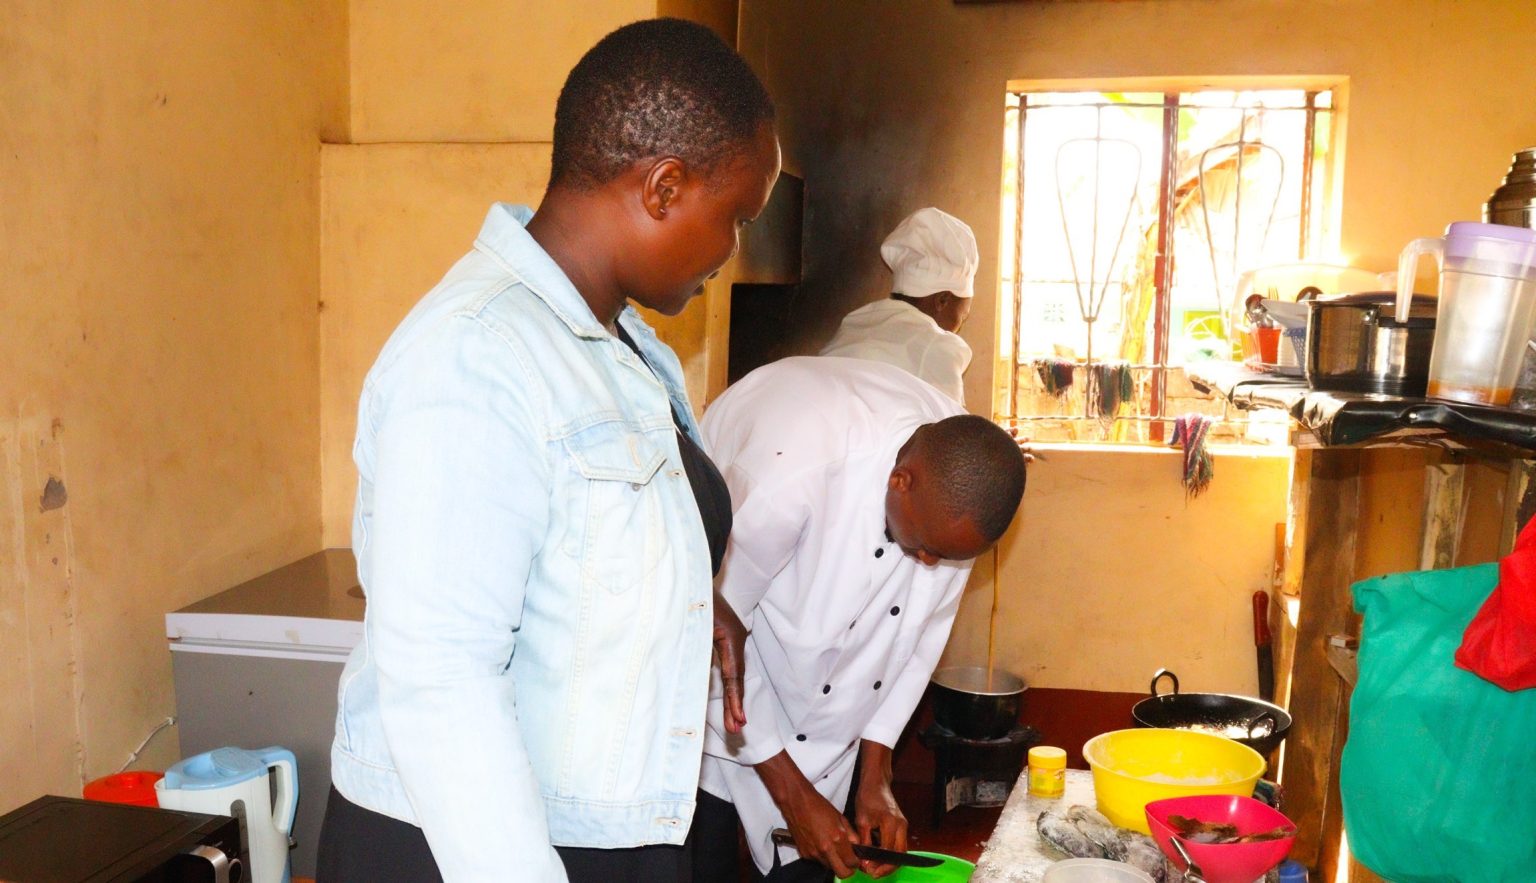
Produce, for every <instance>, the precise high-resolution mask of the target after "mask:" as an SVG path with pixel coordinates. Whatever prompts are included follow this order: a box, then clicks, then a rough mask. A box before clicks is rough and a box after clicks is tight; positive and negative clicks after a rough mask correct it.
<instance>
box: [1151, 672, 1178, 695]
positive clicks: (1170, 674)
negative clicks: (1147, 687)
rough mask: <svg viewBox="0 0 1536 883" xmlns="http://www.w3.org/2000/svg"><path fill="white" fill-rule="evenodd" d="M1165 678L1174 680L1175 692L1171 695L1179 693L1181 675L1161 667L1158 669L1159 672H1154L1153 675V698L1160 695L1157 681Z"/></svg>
mask: <svg viewBox="0 0 1536 883" xmlns="http://www.w3.org/2000/svg"><path fill="white" fill-rule="evenodd" d="M1163 678H1167V679H1168V680H1170V681H1173V693H1172V694H1171V695H1173V696H1177V695H1179V676H1178V675H1176V674H1174V673H1173V672H1171V671H1169V670H1168V669H1166V668H1160V669H1158V670H1157V674H1154V675H1153V676H1152V688H1151V689H1152V698H1153V699H1156V698H1157V696H1158V693H1157V682H1158V681H1160V680H1162V679H1163Z"/></svg>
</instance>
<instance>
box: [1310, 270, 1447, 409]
mask: <svg viewBox="0 0 1536 883" xmlns="http://www.w3.org/2000/svg"><path fill="white" fill-rule="evenodd" d="M1396 299H1397V295H1396V294H1395V293H1393V292H1390V291H1366V292H1361V293H1359V294H1339V295H1334V296H1332V297H1317V298H1313V299H1312V300H1310V301H1308V302H1307V303H1308V309H1309V310H1310V312H1309V314H1308V316H1307V365H1306V374H1307V385H1308V386H1310V387H1312V388H1313V389H1320V390H1328V391H1331V392H1361V393H1379V394H1383V395H1393V396H1422V395H1424V392H1425V390H1426V388H1427V387H1428V385H1429V353H1430V350H1431V348H1433V346H1434V343H1435V307H1436V301H1435V299H1434V298H1432V297H1427V296H1424V295H1420V294H1416V295H1414V296H1413V302H1412V306H1411V307H1410V309H1409V315H1408V321H1407V322H1403V323H1399V322H1398V321H1397V319H1396V317H1395V316H1394V315H1393V312H1394V310H1395V304H1396Z"/></svg>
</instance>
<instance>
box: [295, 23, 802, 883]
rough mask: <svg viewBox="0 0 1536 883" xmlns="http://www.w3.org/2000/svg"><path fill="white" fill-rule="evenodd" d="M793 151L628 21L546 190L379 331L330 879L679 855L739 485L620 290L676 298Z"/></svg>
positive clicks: (675, 33)
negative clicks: (706, 442)
mask: <svg viewBox="0 0 1536 883" xmlns="http://www.w3.org/2000/svg"><path fill="white" fill-rule="evenodd" d="M778 170H779V149H778V141H777V138H776V136H775V133H774V115H773V105H772V103H771V101H770V100H769V98H768V95H767V93H766V91H765V90H764V89H763V87H762V84H761V83H760V82H759V81H758V80H757V78H756V77H755V76H754V75H753V74H752V72H751V70H750V69H748V67H747V66H746V64H745V63H744V62H743V61H742V60H741V58H740V57H739V56H738V55H736V53H735V52H734V51H732V50H731V49H730V48H729V47H727V46H726V45H725V44H724V43H722V42H721V41H720V40H719V39H718V38H717V37H715V36H714V35H713V33H711V32H710V31H708V30H707V29H705V28H703V27H701V26H698V25H694V24H689V23H686V22H682V21H677V20H668V19H660V20H652V21H644V22H637V23H635V24H633V25H628V26H626V27H624V28H621V29H619V30H618V31H615V32H614V33H612V34H610V35H609V36H607V37H605V38H604V39H603V40H602V41H600V42H599V43H598V44H597V45H596V46H595V47H594V48H593V49H592V50H590V51H589V52H588V53H587V54H586V56H584V57H583V58H582V60H581V61H580V62H579V63H578V64H577V65H576V67H575V68H574V69H573V70H572V72H571V74H570V76H569V77H568V78H567V80H566V83H565V86H564V88H563V89H562V90H561V93H560V99H559V102H558V104H557V107H556V111H555V132H554V155H553V160H552V171H551V174H550V183H549V187H548V189H547V190H546V192H545V195H544V199H543V202H542V204H541V205H540V206H539V209H538V212H537V214H534V213H532V212H530V211H529V210H528V209H527V208H524V207H521V206H508V205H502V204H497V205H495V206H493V207H492V208H491V211H490V214H489V216H488V217H487V218H486V221H485V226H484V228H483V229H482V230H481V233H480V236H479V237H478V238H477V239H476V241H475V245H474V250H472V251H471V252H470V253H469V254H468V255H466V256H465V257H464V258H463V259H462V260H460V261H459V263H458V264H457V265H455V266H454V267H453V269H452V270H450V271H449V273H448V275H447V276H446V277H445V278H444V279H443V280H442V282H440V283H439V284H438V285H437V287H436V288H434V289H433V290H432V291H431V292H430V293H428V294H427V296H426V297H425V298H423V299H422V300H421V301H420V302H419V303H418V304H417V305H416V306H415V308H414V309H413V310H412V311H411V313H410V314H409V315H408V316H407V317H406V318H405V320H404V321H403V322H402V323H401V324H400V326H399V328H397V329H396V330H395V332H394V334H393V336H391V338H390V340H389V342H388V343H387V344H386V345H385V346H384V349H383V351H382V352H381V353H380V355H379V357H378V360H377V361H376V362H375V363H374V366H373V368H372V370H370V371H369V373H368V377H367V380H366V381H365V384H364V388H363V394H362V398H361V401H360V403H359V407H358V430H357V440H356V444H355V446H354V450H353V455H354V459H355V460H356V462H357V467H358V473H359V486H358V495H357V505H356V511H355V514H354V518H353V547H354V549H355V550H356V553H357V556H358V568H359V576H360V578H361V580H362V584H363V587H364V590H365V591H366V593H367V596H368V610H367V616H366V621H365V637H364V640H363V642H362V643H361V644H360V645H359V646H358V648H357V649H356V651H355V652H354V653H353V654H352V657H351V658H350V659H349V660H348V662H347V666H346V670H345V671H344V673H343V674H342V678H341V684H340V688H339V694H338V696H339V704H340V707H339V710H338V714H337V721H336V739H335V743H334V746H333V748H332V756H331V763H332V776H331V778H332V781H333V783H334V788H333V790H332V793H331V796H330V802H329V804H328V807H327V811H326V820H325V830H324V832H323V834H322V836H321V844H320V870H319V877H320V880H321V881H322V883H348V881H364V883H377V881H387V880H411V881H414V880H437V879H446V880H449V881H510V880H516V881H545V880H551V881H556V880H565V879H571V880H592V881H599V880H600V881H604V883H609V881H624V880H635V881H670V880H687V879H688V869H687V861H686V858H685V853H684V850H683V849H682V848H681V844H682V843H683V842H684V840H685V838H686V837H687V835H688V831H689V828H690V824H691V821H692V817H693V811H694V804H695V794H696V788H697V784H698V773H699V761H700V753H701V749H702V745H703V736H704V712H705V703H706V699H707V691H708V678H709V660H710V650H711V644H712V642H714V643H715V645H716V646H717V647H718V648H719V649H720V650H721V664H722V668H723V669H726V670H727V674H734V672H735V668H736V663H737V661H738V660H739V659H740V648H741V641H742V638H743V636H742V633H741V629H740V623H739V622H737V621H735V619H734V616H733V615H732V614H731V612H730V608H729V607H728V606H726V605H724V604H719V605H714V604H712V594H711V593H712V590H711V569H712V566H713V568H718V567H719V564H720V556H721V555H722V554H723V550H724V541H725V535H726V533H727V532H728V531H729V523H730V501H729V496H728V493H727V492H726V491H725V489H724V483H723V481H722V480H721V479H720V475H719V473H718V472H717V471H716V470H715V469H714V467H713V465H712V464H710V463H709V460H708V458H707V457H705V456H704V455H703V453H702V451H701V450H700V449H699V447H698V445H697V442H696V440H697V439H698V437H699V436H698V427H697V426H696V425H695V423H694V419H693V413H692V410H691V408H690V406H689V404H688V400H687V396H686V394H685V393H684V391H683V383H682V375H681V367H680V365H679V363H678V360H677V357H676V356H675V355H673V353H672V351H671V350H670V349H668V348H667V347H666V345H665V344H663V343H661V342H660V341H659V340H658V339H657V337H656V335H655V334H654V333H653V332H652V331H651V329H650V328H649V327H647V326H646V324H645V323H644V322H643V321H642V320H641V319H640V316H639V315H638V314H637V313H636V312H635V311H634V309H633V308H632V307H630V306H629V303H630V302H631V301H633V302H634V303H636V304H639V305H641V306H644V307H648V308H650V309H653V310H656V311H657V312H660V313H663V314H666V315H674V314H676V313H678V312H679V311H681V310H682V309H683V308H684V307H685V306H686V305H687V304H688V302H689V301H690V300H691V299H692V298H693V297H694V296H695V295H697V294H699V293H700V292H701V291H702V290H703V285H704V282H705V281H706V280H707V279H708V278H710V277H711V276H712V275H713V274H714V273H715V272H716V271H717V270H718V269H719V268H720V266H721V265H722V264H723V263H725V261H726V260H728V259H729V258H730V257H731V256H732V255H733V254H734V253H735V252H736V248H737V245H738V236H739V233H740V230H741V228H742V227H743V226H744V225H745V224H747V223H748V222H750V221H751V220H752V219H753V218H755V217H756V216H757V215H758V213H759V212H761V211H762V209H763V205H764V204H765V203H766V202H767V199H768V193H769V190H770V189H771V187H772V185H773V183H774V181H775V179H776V178H777V176H778ZM717 617H725V620H723V621H719V622H717V621H716V618H717ZM735 695H736V699H737V702H736V703H735V704H734V706H733V712H734V713H733V715H732V717H733V722H732V723H733V725H734V726H736V727H738V728H739V727H740V726H741V725H742V723H744V720H743V718H742V714H741V706H740V702H739V698H740V697H739V691H738V692H737V693H736V694H735Z"/></svg>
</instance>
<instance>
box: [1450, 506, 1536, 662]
mask: <svg viewBox="0 0 1536 883" xmlns="http://www.w3.org/2000/svg"><path fill="white" fill-rule="evenodd" d="M1456 666H1457V667H1458V668H1464V669H1466V670H1467V671H1470V672H1472V673H1473V674H1475V675H1477V676H1479V677H1481V678H1483V679H1484V680H1487V681H1492V682H1493V683H1495V684H1498V685H1499V686H1500V687H1503V688H1504V689H1506V690H1525V689H1529V688H1531V687H1536V518H1533V519H1531V521H1530V522H1529V523H1527V524H1526V525H1525V529H1524V530H1522V531H1520V537H1519V538H1518V539H1517V540H1515V548H1514V551H1512V552H1510V553H1509V555H1507V556H1506V557H1505V558H1504V559H1503V560H1501V561H1500V562H1499V585H1498V587H1497V588H1495V589H1494V590H1493V594H1492V595H1489V596H1488V600H1487V601H1484V602H1483V607H1482V609H1481V610H1479V611H1477V615H1476V616H1474V617H1472V622H1471V623H1470V624H1469V625H1468V626H1467V630H1466V631H1465V632H1464V633H1462V638H1461V646H1460V647H1459V648H1457V650H1456Z"/></svg>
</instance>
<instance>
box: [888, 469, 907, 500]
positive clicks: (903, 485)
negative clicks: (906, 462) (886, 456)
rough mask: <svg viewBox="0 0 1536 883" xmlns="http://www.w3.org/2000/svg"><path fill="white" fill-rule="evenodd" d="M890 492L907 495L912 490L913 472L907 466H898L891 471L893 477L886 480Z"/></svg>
mask: <svg viewBox="0 0 1536 883" xmlns="http://www.w3.org/2000/svg"><path fill="white" fill-rule="evenodd" d="M885 486H886V488H887V489H888V490H893V491H896V492H898V493H903V494H904V493H907V492H909V491H911V490H912V470H911V469H908V468H907V467H905V466H897V467H896V468H895V469H892V470H891V477H890V478H889V479H887V480H886V483H885Z"/></svg>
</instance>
